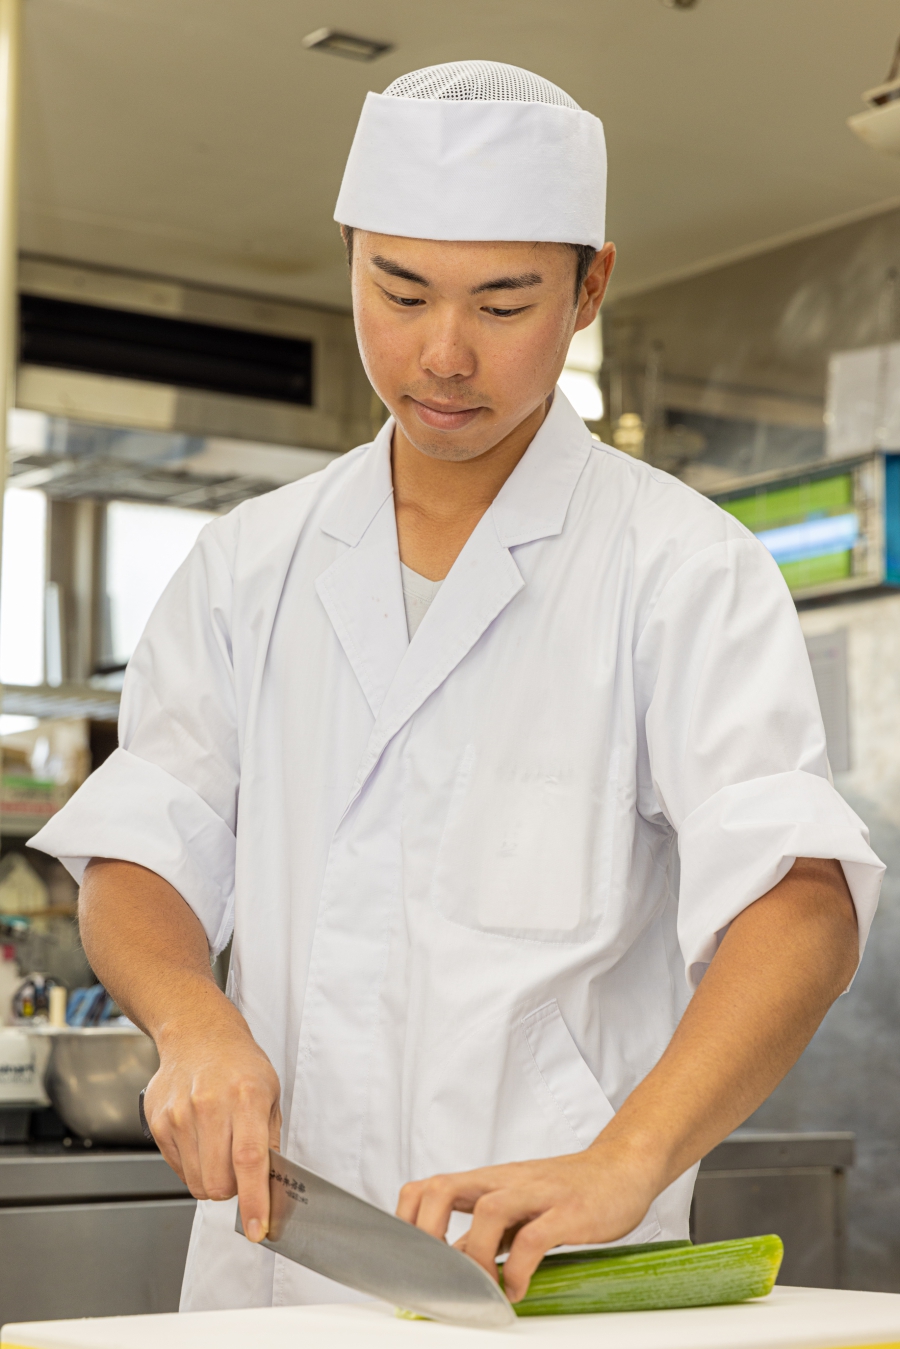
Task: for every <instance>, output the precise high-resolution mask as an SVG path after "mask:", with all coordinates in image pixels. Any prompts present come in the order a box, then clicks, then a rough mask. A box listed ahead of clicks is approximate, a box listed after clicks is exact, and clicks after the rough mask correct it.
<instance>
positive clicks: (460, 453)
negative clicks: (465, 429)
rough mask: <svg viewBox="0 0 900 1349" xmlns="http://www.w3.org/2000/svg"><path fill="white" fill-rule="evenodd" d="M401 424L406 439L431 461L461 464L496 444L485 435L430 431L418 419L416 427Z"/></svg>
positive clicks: (405, 423) (404, 422) (406, 423)
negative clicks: (437, 460)
mask: <svg viewBox="0 0 900 1349" xmlns="http://www.w3.org/2000/svg"><path fill="white" fill-rule="evenodd" d="M410 420H413V419H410ZM400 424H401V426H402V428H403V434H404V435H405V436H406V439H407V440H408V441H409V443H410V444H411V445H414V446H415V448H416V449H417V450H418V451H419V452H420V453H421V454H427V455H428V457H429V459H443V460H445V462H447V463H453V464H459V463H463V462H464V461H465V460H466V459H477V458H478V456H479V455H480V454H486V453H487V452H488V450H491V449H493V448H494V445H495V444H496V441H494V440H492V439H490V438H489V437H487V436H485V435H483V434H482V435H480V436H465V435H464V434H462V433H454V432H446V433H442V432H440V431H429V430H428V429H427V428H426V427H423V426H422V423H421V422H419V421H418V419H416V422H415V425H410V424H409V423H408V422H406V421H403V422H401V423H400Z"/></svg>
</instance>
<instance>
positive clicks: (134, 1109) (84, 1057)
mask: <svg viewBox="0 0 900 1349" xmlns="http://www.w3.org/2000/svg"><path fill="white" fill-rule="evenodd" d="M42 1034H43V1035H46V1036H47V1037H48V1038H49V1039H50V1040H51V1044H52V1048H51V1050H50V1060H49V1063H48V1064H47V1076H46V1079H45V1084H46V1088H47V1095H48V1096H49V1097H50V1100H51V1101H52V1102H53V1105H54V1108H55V1109H56V1111H57V1114H59V1115H60V1116H61V1117H62V1119H63V1120H64V1122H65V1123H66V1124H67V1125H68V1127H69V1128H70V1129H71V1130H72V1132H73V1133H76V1134H78V1135H80V1137H82V1138H90V1139H91V1140H92V1141H93V1142H95V1143H141V1144H146V1142H147V1140H146V1139H145V1137H144V1135H143V1132H142V1130H141V1120H140V1115H139V1113H138V1095H139V1094H140V1092H141V1091H142V1090H143V1088H144V1087H146V1085H147V1083H148V1082H149V1081H150V1079H151V1077H152V1076H153V1074H154V1073H155V1072H156V1070H157V1068H158V1067H159V1058H158V1056H157V1053H156V1046H155V1045H154V1043H153V1041H152V1040H151V1039H150V1038H149V1036H146V1035H145V1034H144V1032H143V1031H140V1030H138V1029H137V1028H136V1027H134V1028H133V1027H131V1026H98V1027H96V1028H76V1027H74V1026H71V1027H66V1029H65V1030H64V1029H62V1027H60V1028H59V1029H55V1028H52V1029H51V1028H47V1029H46V1030H44V1031H43V1032H42Z"/></svg>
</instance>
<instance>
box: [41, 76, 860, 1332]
mask: <svg viewBox="0 0 900 1349" xmlns="http://www.w3.org/2000/svg"><path fill="white" fill-rule="evenodd" d="M605 188H606V160H605V150H604V140H603V131H602V127H601V124H600V122H599V121H598V120H597V119H596V118H595V117H594V116H592V115H591V114H590V113H588V112H585V111H583V110H582V109H580V108H579V107H578V106H577V105H576V104H575V102H574V101H573V100H572V99H571V98H570V97H569V96H568V95H567V94H565V93H564V92H563V91H562V90H560V89H558V88H557V87H556V86H554V85H552V84H550V83H548V82H547V81H546V80H544V79H542V78H540V77H538V76H536V75H533V74H530V73H529V72H527V71H523V70H519V69H516V68H514V67H509V66H503V65H497V64H494V63H491V62H483V61H463V62H458V63H455V64H452V65H445V66H437V67H433V68H431V69H428V70H422V71H417V72H416V73H414V74H412V75H408V76H404V77H403V78H401V79H399V80H397V81H396V82H395V83H394V84H392V85H391V86H390V87H389V88H388V89H387V90H386V91H385V93H384V94H381V95H373V94H369V95H368V97H367V99H366V102H365V106H364V108H363V112H362V116H361V120H360V123H359V127H358V130H357V133H356V138H355V140H354V143H353V147H352V150H351V152H350V157H349V161H348V164H347V168H346V173H345V177H344V181H343V185H342V187H341V191H340V197H339V199H338V204H337V209H336V219H337V220H338V222H339V223H340V224H341V226H342V227H343V232H344V237H345V241H346V243H347V246H348V252H349V253H350V258H351V275H352V286H353V305H354V314H355V319H356V327H357V333H358V338H359V345H360V351H361V353H362V357H363V361H364V362H365V366H366V370H367V372H368V375H369V378H370V380H371V382H372V385H373V387H374V388H375V389H376V390H377V392H378V394H379V396H380V397H381V399H382V400H383V402H384V403H385V405H386V406H387V407H388V408H389V409H390V412H391V417H390V419H389V420H388V421H387V423H386V424H385V426H384V427H383V429H382V430H381V432H380V433H379V434H378V436H377V437H376V438H375V440H374V441H373V443H372V444H370V445H364V446H361V447H360V448H359V449H357V450H354V451H353V452H351V453H349V454H347V455H345V456H343V457H342V458H340V459H338V460H337V461H336V462H334V463H333V464H332V465H331V466H330V467H329V468H327V469H326V470H324V471H323V472H321V473H317V474H314V475H312V476H310V477H307V478H304V479H303V480H301V481H299V482H297V483H294V484H292V485H290V486H288V487H285V488H283V489H281V490H280V491H276V492H272V493H270V494H269V495H267V496H264V497H261V498H259V499H256V500H253V501H248V502H246V503H245V504H243V505H242V506H240V507H238V508H237V509H236V510H234V511H232V512H231V513H230V514H228V515H225V516H223V517H222V518H220V519H218V520H216V521H214V522H213V523H212V524H210V525H209V526H207V527H206V529H204V531H203V532H202V534H201V535H200V538H199V540H198V542H197V545H196V547H195V548H194V550H193V552H192V553H191V554H190V556H189V557H188V559H187V561H186V562H185V563H184V565H183V566H182V567H181V568H180V570H179V571H178V572H177V573H176V575H175V577H174V579H173V580H172V582H171V583H170V585H169V587H168V589H167V590H166V592H165V594H164V595H163V597H162V599H161V600H160V602H159V604H158V606H157V608H156V610H155V612H154V613H153V615H152V617H151V619H150V621H149V623H148V626H147V629H146V632H145V634H144V636H143V639H142V640H141V642H140V644H139V646H138V648H137V650H136V652H135V654H134V657H133V659H132V661H131V663H130V666H129V669H128V673H127V676H126V680H125V688H124V692H123V696H122V710H121V718H120V723H119V738H120V747H119V749H117V750H116V752H115V754H113V756H112V757H111V758H110V759H109V760H107V762H106V763H104V764H103V766H102V767H101V768H100V769H99V770H98V771H97V772H96V773H94V774H93V776H92V777H91V778H89V780H88V781H87V783H86V784H85V785H84V786H83V787H82V788H81V790H80V791H79V792H78V793H77V794H76V795H75V797H74V798H73V799H72V800H71V801H70V803H69V804H68V805H67V806H66V807H65V808H64V809H63V810H62V811H60V812H59V814H58V815H56V816H55V818H54V819H53V820H52V821H51V822H50V823H49V824H48V825H47V826H45V828H44V829H43V830H42V831H41V832H40V833H39V834H38V835H37V837H36V838H35V839H34V840H33V842H34V845H35V846H36V847H38V848H40V849H42V850H43V851H44V852H47V853H51V854H53V855H55V856H57V857H59V858H61V859H62V861H63V862H64V863H65V864H66V866H67V867H68V868H69V870H70V871H71V872H72V874H73V875H74V876H75V877H76V878H77V879H78V880H80V881H81V884H82V889H81V924H82V932H83V937H84V943H85V948H86V950H87V953H88V956H89V958H90V961H91V964H92V966H93V968H94V969H95V971H96V973H97V975H98V977H99V978H101V979H102V981H103V982H104V983H105V984H106V986H107V987H108V988H109V989H110V990H111V992H112V994H113V995H114V997H115V999H116V1001H117V1002H118V1003H119V1004H120V1005H121V1006H122V1007H123V1008H124V1009H125V1010H126V1011H127V1013H128V1015H129V1016H131V1017H132V1018H133V1019H134V1020H135V1021H136V1022H137V1023H138V1024H140V1025H141V1026H143V1027H145V1028H146V1030H147V1031H148V1032H149V1033H150V1034H151V1035H152V1036H153V1038H154V1039H155V1041H156V1044H157V1047H158V1049H159V1055H160V1068H159V1071H158V1073H157V1074H156V1076H155V1077H154V1078H153V1080H152V1082H151V1084H150V1086H149V1088H148V1091H147V1097H146V1113H147V1117H148V1120H149V1123H150V1126H151V1128H152V1130H153V1133H154V1135H155V1137H156V1139H157V1141H158V1143H159V1146H160V1148H161V1149H162V1152H163V1154H164V1156H165V1157H166V1158H167V1159H168V1161H169V1162H170V1164H171V1165H172V1166H173V1167H174V1169H175V1170H176V1171H177V1172H178V1173H179V1175H181V1176H182V1177H183V1178H184V1179H185V1180H186V1182H187V1183H188V1185H189V1186H190V1188H191V1191H192V1193H193V1194H194V1195H196V1196H197V1198H198V1199H199V1200H200V1201H201V1202H200V1203H199V1205H198V1209H197V1217H196V1223H195V1226H194V1231H193V1237H192V1241H191V1247H190V1254H189V1256H188V1263H187V1269H186V1274H185V1284H184V1296H183V1306H184V1307H185V1308H189V1309H197V1308H217V1307H219V1308H225V1307H237V1306H260V1305H267V1304H270V1303H275V1304H285V1303H296V1302H327V1301H334V1300H336V1299H346V1298H350V1297H353V1296H355V1295H354V1294H352V1293H350V1291H349V1290H347V1289H343V1288H340V1287H338V1286H337V1285H335V1284H333V1283H330V1282H329V1281H328V1280H326V1279H324V1278H321V1277H320V1276H318V1275H316V1274H313V1273H311V1272H310V1271H308V1270H306V1269H303V1268H301V1267H300V1266H298V1265H294V1264H292V1263H291V1262H289V1261H287V1260H285V1259H283V1258H281V1257H279V1256H276V1255H274V1254H273V1253H272V1252H271V1251H269V1250H267V1249H266V1248H265V1247H263V1246H260V1245H259V1244H258V1242H259V1240H260V1239H261V1238H262V1237H263V1236H264V1234H265V1231H266V1223H267V1220H268V1181H267V1174H268V1162H267V1147H268V1145H270V1144H271V1145H275V1146H279V1147H281V1149H282V1150H283V1151H284V1152H285V1153H286V1154H287V1155H288V1156H289V1157H291V1158H292V1159H294V1160H296V1161H298V1162H300V1163H301V1164H302V1165H304V1166H307V1167H310V1168H312V1169H313V1170H314V1171H317V1172H319V1173H320V1174H322V1175H323V1176H325V1177H327V1178H329V1179H330V1180H332V1181H335V1182H337V1183H338V1184H339V1185H341V1186H344V1187H345V1188H347V1189H349V1190H351V1191H353V1192H355V1193H356V1194H358V1195H361V1196H362V1197H364V1198H366V1199H368V1200H370V1201H372V1202H373V1203H375V1204H378V1205H380V1206H381V1207H383V1208H387V1209H394V1208H395V1207H397V1208H398V1211H399V1213H400V1215H401V1216H402V1217H404V1218H406V1219H408V1220H409V1221H410V1222H415V1223H418V1225H419V1226H420V1227H422V1228H424V1229H425V1230H427V1231H429V1232H431V1233H433V1234H435V1235H437V1236H444V1235H447V1236H448V1239H450V1240H457V1241H459V1242H460V1243H461V1244H462V1245H463V1247H464V1249H466V1250H467V1251H468V1253H469V1254H470V1255H471V1256H473V1258H475V1259H477V1260H478V1261H480V1262H481V1263H482V1264H484V1265H485V1267H487V1268H492V1267H493V1263H494V1257H495V1256H496V1254H497V1252H498V1251H499V1250H501V1249H502V1248H505V1247H508V1246H509V1245H510V1243H511V1251H510V1254H509V1260H508V1264H507V1275H506V1286H507V1288H508V1290H509V1292H510V1294H511V1296H512V1297H513V1298H518V1297H520V1296H521V1295H522V1294H523V1293H524V1291H525V1288H526V1286H527V1283H528V1279H529V1276H530V1274H531V1272H532V1271H533V1269H534V1268H535V1266H536V1264H537V1262H538V1261H539V1260H540V1258H541V1257H542V1255H543V1254H544V1253H545V1252H546V1251H547V1250H548V1249H550V1248H551V1247H553V1246H556V1245H559V1244H579V1243H592V1244H594V1243H603V1242H613V1241H615V1242H618V1241H652V1240H656V1239H665V1238H677V1237H684V1236H686V1235H687V1230H688V1228H687V1223H688V1208H689V1204H690V1198H691V1189H692V1185H693V1179H694V1174H695V1170H696V1164H697V1162H698V1160H699V1158H700V1157H701V1156H702V1155H703V1154H704V1153H706V1152H707V1151H708V1150H709V1149H710V1148H711V1147H712V1146H713V1145H714V1144H716V1143H717V1142H718V1141H719V1140H720V1139H721V1138H723V1137H724V1136H725V1135H726V1134H727V1133H728V1132H729V1131H730V1130H731V1129H733V1128H734V1127H735V1126H736V1125H738V1124H739V1123H740V1122H741V1121H742V1120H744V1119H745V1118H746V1117H747V1116H748V1115H749V1114H750V1113H751V1112H752V1111H753V1110H754V1109H755V1107H756V1106H757V1105H758V1104H759V1103H760V1102H761V1101H762V1100H763V1099H764V1098H765V1097H766V1096H767V1095H768V1093H769V1092H770V1091H771V1090H772V1088H773V1087H774V1086H775V1084H776V1083H777V1082H778V1081H779V1079H780V1078H781V1077H782V1076H783V1074H784V1073H785V1072H786V1071H787V1069H788V1067H789V1066H790V1065H791V1064H792V1063H793V1062H794V1061H795V1060H796V1058H797V1057H798V1055H799V1054H800V1053H801V1051H802V1049H803V1047H804V1046H805V1044H806V1043H807V1042H808V1040H809V1038H810V1037H811V1035H812V1034H813V1032H814V1030H815V1028H816V1026H817V1025H818V1024H819V1022H820V1020H821V1018H822V1016H823V1015H824V1013H825V1011H826V1009H827V1008H828V1006H829V1005H830V1003H831V1002H832V1001H833V999H834V998H835V997H837V996H838V994H839V993H840V992H841V991H842V990H844V989H845V988H846V987H847V986H848V984H849V983H850V980H851V979H852V977H853V973H854V970H855V968H856V965H857V962H858V960H859V956H860V951H861V949H862V945H863V943H864V940H865V937H866V934H867V932H868V929H869V925H870V923H871V920H872V916H873V912H874V909H875V905H876V902H877V896H878V890H879V885H880V880H881V875H882V870H883V868H882V866H881V864H880V862H879V861H878V859H877V858H876V857H875V855H874V854H873V852H872V851H871V849H870V848H869V845H868V841H867V840H868V836H867V832H866V829H865V826H864V825H863V824H862V822H861V821H860V820H859V819H858V818H857V817H856V816H855V815H854V814H853V812H852V811H851V810H850V809H849V808H848V806H847V805H846V804H845V803H844V802H843V801H842V799H841V798H840V796H838V794H837V793H836V791H835V790H834V788H833V786H832V785H831V782H830V778H829V770H828V762H827V759H826V751H825V737H824V733H823V729H822V721H821V718H820V715H819V710H818V704H817V701H816V693H815V688H814V685H813V681H812V676H811V673H810V667H809V663H808V660H807V657H806V651H805V648H804V643H803V639H802V636H801V633H800V629H799V626H798V622H797V617H796V614H795V612H794V607H793V605H792V603H791V599H790V596H789V594H788V591H787V588H786V586H785V584H784V581H783V580H782V578H781V575H780V573H779V571H778V568H777V567H776V565H775V563H774V561H773V560H772V558H771V557H770V555H769V554H768V553H767V552H766V550H765V549H764V548H763V546H762V545H761V544H760V543H758V542H757V541H756V540H755V539H754V538H753V537H752V535H750V534H749V533H748V532H747V531H746V530H745V529H744V528H743V527H742V526H741V525H740V524H738V523H737V522H736V521H735V520H734V519H733V518H732V517H731V516H729V515H726V514H724V513H723V512H722V511H721V510H720V509H719V508H718V507H717V506H715V505H713V504H712V503H711V502H709V501H707V500H705V499H704V498H703V497H701V496H699V495H697V494H696V493H695V492H693V491H691V490H690V489H689V488H688V487H686V486H684V485H683V484H682V483H680V482H678V481H676V480H675V479H673V478H671V477H668V476H667V475H666V474H664V473H662V472H660V471H658V470H657V469H655V468H652V467H650V466H649V465H648V464H644V463H639V462H636V461H635V460H633V459H630V458H628V457H626V456H625V455H622V454H620V453H618V452H617V451H615V450H612V449H610V448H609V447H608V446H605V445H601V444H599V443H598V442H596V441H594V440H593V439H592V437H591V435H590V433H589V432H588V431H587V429H586V428H585V426H584V424H583V422H582V421H581V420H580V419H579V417H578V416H577V415H576V413H575V412H574V411H573V409H572V407H571V406H570V405H569V403H568V402H567V401H566V399H565V397H564V395H563V394H562V392H561V391H560V390H559V389H558V388H557V387H556V381H557V378H558V376H559V374H560V371H561V370H562V367H563V363H564V360H565V356H566V352H567V349H568V346H569V342H570V340H571V337H572V334H573V332H575V331H577V330H579V329H582V328H584V327H586V326H587V325H588V324H589V323H590V322H591V321H592V320H593V319H594V317H595V315H596V314H597V311H598V308H599V306H600V303H601V300H602V298H603V293H604V290H605V288H606V284H607V281H608V279H609V275H610V272H611V269H612V265H613V258H614V249H613V246H612V244H611V243H608V242H606V241H605V234H604V204H605ZM231 938H233V946H232V954H231V967H230V973H229V977H228V986H227V992H226V994H222V993H221V992H220V991H219V989H218V988H217V986H216V984H215V982H214V980H213V978H212V975H211V972H210V958H211V957H214V956H216V955H217V954H218V953H219V952H220V951H222V950H223V948H224V947H225V946H226V944H227V943H228V941H229V939H231ZM236 1196H237V1199H239V1202H240V1206H241V1212H242V1216H243V1222H244V1227H245V1229H246V1231H247V1233H248V1235H249V1236H250V1238H251V1240H250V1241H247V1240H245V1239H244V1238H243V1237H242V1236H239V1235H236V1234H235V1231H234V1224H235V1208H236V1202H237V1200H236V1198H235V1197H236Z"/></svg>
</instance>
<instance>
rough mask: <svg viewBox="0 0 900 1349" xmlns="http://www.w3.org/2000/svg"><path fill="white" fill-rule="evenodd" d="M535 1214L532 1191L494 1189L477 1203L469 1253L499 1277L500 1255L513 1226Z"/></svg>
mask: <svg viewBox="0 0 900 1349" xmlns="http://www.w3.org/2000/svg"><path fill="white" fill-rule="evenodd" d="M534 1217H535V1200H534V1195H533V1193H531V1194H530V1193H529V1192H528V1191H525V1190H492V1191H491V1192H490V1194H486V1195H483V1196H482V1197H481V1198H480V1199H479V1200H478V1202H477V1204H476V1205H475V1208H474V1211H473V1215H472V1226H471V1227H470V1228H469V1231H468V1240H467V1242H466V1255H468V1256H470V1257H471V1259H473V1260H475V1261H476V1262H477V1263H478V1264H479V1265H481V1267H482V1269H486V1270H487V1272H488V1274H490V1275H491V1276H492V1277H493V1278H496V1277H497V1254H498V1252H499V1251H500V1249H501V1248H502V1247H503V1245H504V1237H505V1236H506V1233H507V1232H508V1231H509V1229H510V1228H515V1227H518V1226H519V1225H520V1224H521V1223H524V1222H528V1221H530V1220H531V1219H532V1218H534Z"/></svg>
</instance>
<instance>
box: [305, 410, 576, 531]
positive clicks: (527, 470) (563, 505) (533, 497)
mask: <svg viewBox="0 0 900 1349" xmlns="http://www.w3.org/2000/svg"><path fill="white" fill-rule="evenodd" d="M394 426H395V422H394V418H393V417H389V418H388V420H387V421H386V422H385V424H384V426H383V427H382V428H381V430H380V431H379V432H378V435H377V436H376V437H375V439H374V441H373V442H372V444H371V445H369V446H366V447H364V448H363V449H362V450H361V451H358V458H357V462H356V463H355V464H354V465H353V467H352V468H351V470H350V472H349V473H348V475H347V477H346V478H345V479H344V482H343V483H342V485H341V488H342V490H339V491H338V492H337V493H336V495H335V496H334V498H333V499H332V500H331V501H330V502H329V504H328V506H327V507H326V509H325V510H324V512H323V515H322V528H323V530H324V531H325V533H326V534H329V535H331V537H332V538H335V539H339V540H340V541H341V542H342V543H346V544H349V545H350V547H351V548H355V547H356V545H357V544H358V543H359V541H360V539H361V538H362V537H363V535H364V534H365V532H366V530H367V529H368V527H369V525H370V524H371V523H372V521H373V520H374V519H375V516H376V515H377V514H378V512H379V511H380V510H381V507H382V506H383V505H384V503H385V501H386V500H387V499H388V497H390V496H392V495H393V491H394V487H393V482H392V480H391V440H392V438H393V434H394ZM591 445H592V440H591V433H590V432H589V431H588V429H587V427H586V426H585V424H584V422H583V421H582V420H581V418H580V417H579V416H578V413H577V412H576V411H575V409H574V408H573V407H572V404H571V403H570V402H569V400H568V399H567V398H566V396H565V394H564V393H563V392H562V390H561V389H559V388H557V389H556V391H555V393H554V396H553V403H552V404H551V407H550V411H549V412H548V413H547V416H546V417H545V418H544V420H543V422H542V424H541V426H540V428H539V430H538V432H537V435H536V436H535V437H534V439H533V440H532V442H531V444H530V445H529V447H528V449H527V450H526V452H525V454H524V455H523V456H522V458H521V459H520V460H519V462H518V464H517V465H516V467H515V469H514V470H513V472H512V473H511V474H510V476H509V477H508V478H507V480H506V482H505V483H504V484H503V486H502V488H501V489H500V491H499V493H498V494H497V497H496V499H495V500H494V503H493V505H492V507H491V512H492V514H493V518H494V528H495V529H496V531H497V537H498V538H499V540H500V542H501V543H502V544H503V546H504V547H505V548H514V547H516V546H517V545H518V544H522V543H532V542H533V541H534V540H535V539H543V538H549V537H551V536H552V535H554V534H560V533H561V532H562V528H563V525H564V523H565V518H566V512H567V511H568V509H569V502H570V501H571V500H572V493H573V492H574V490H575V484H576V483H577V481H578V479H579V477H580V476H581V473H582V471H583V469H584V466H585V464H586V463H587V460H588V457H589V455H590V452H591Z"/></svg>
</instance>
